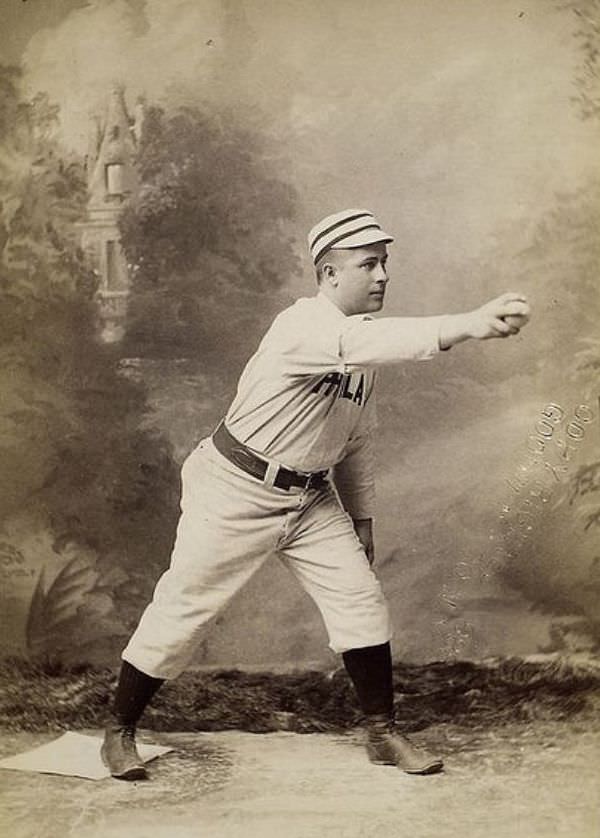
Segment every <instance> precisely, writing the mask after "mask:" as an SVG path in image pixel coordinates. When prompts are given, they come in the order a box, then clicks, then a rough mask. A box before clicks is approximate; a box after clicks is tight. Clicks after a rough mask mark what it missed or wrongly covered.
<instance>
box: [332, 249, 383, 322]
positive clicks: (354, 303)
mask: <svg viewBox="0 0 600 838" xmlns="http://www.w3.org/2000/svg"><path fill="white" fill-rule="evenodd" d="M330 254H333V256H332V260H331V261H332V267H331V269H330V270H328V271H327V272H326V274H325V281H329V282H330V283H331V285H332V286H333V288H334V299H335V302H336V304H337V306H338V307H339V308H340V309H341V310H342V311H343V312H344V314H347V315H350V314H366V313H369V312H373V311H379V310H380V309H381V307H382V306H383V298H384V295H385V287H386V285H387V282H388V275H387V271H386V262H387V258H388V253H387V247H386V245H385V243H384V242H377V243H376V244H369V245H366V246H365V247H356V248H349V249H347V250H333V251H330Z"/></svg>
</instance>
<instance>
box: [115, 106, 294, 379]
mask: <svg viewBox="0 0 600 838" xmlns="http://www.w3.org/2000/svg"><path fill="white" fill-rule="evenodd" d="M138 169H139V174H140V179H141V189H140V191H139V195H138V196H137V198H136V199H134V200H133V202H132V203H131V204H130V206H129V207H128V208H127V209H126V211H125V213H124V215H123V218H122V225H121V228H122V241H123V245H124V248H125V251H126V253H127V256H128V259H129V262H130V263H131V264H132V266H133V271H134V277H135V279H134V293H133V296H132V301H131V305H130V312H129V323H128V336H127V339H126V347H127V352H128V354H130V355H131V354H132V355H146V356H154V357H157V356H158V357H160V356H162V357H191V358H198V359H201V360H202V361H203V362H204V363H205V364H206V365H207V366H208V367H211V366H213V365H215V364H216V365H217V366H219V365H220V363H221V361H222V359H223V357H226V358H227V361H228V363H229V364H231V363H232V362H235V361H237V360H238V359H239V360H240V361H241V360H242V359H244V358H245V357H246V356H247V355H248V353H249V351H251V350H252V349H253V347H254V343H255V341H256V339H257V337H258V336H259V335H260V334H261V333H262V331H263V330H264V327H265V325H266V323H267V318H268V317H269V315H270V313H271V312H272V311H273V306H274V304H273V299H272V298H273V295H274V294H276V292H277V291H278V289H280V288H281V287H282V285H283V284H284V283H285V281H286V280H288V279H289V277H290V276H291V275H293V274H294V272H297V271H298V269H299V264H298V260H297V257H296V255H295V253H294V249H293V239H292V236H291V233H290V228H289V226H288V225H289V222H290V221H291V220H292V219H293V217H294V212H295V196H294V193H293V190H292V189H291V187H289V186H288V185H286V183H285V182H284V180H283V179H281V178H280V177H278V176H277V174H276V171H277V160H276V155H275V153H274V152H273V150H271V149H269V148H267V147H266V139H265V137H264V135H263V134H262V133H261V132H260V129H258V128H250V127H241V120H240V117H239V115H238V114H236V115H232V114H230V113H222V114H220V113H217V112H213V113H210V114H209V113H206V112H204V111H201V110H200V109H197V108H193V107H182V108H179V109H177V110H174V111H173V112H169V113H167V112H165V111H163V110H161V109H159V108H157V107H151V108H149V109H148V113H147V117H146V120H145V124H144V130H143V135H142V140H141V144H140V149H139V155H138Z"/></svg>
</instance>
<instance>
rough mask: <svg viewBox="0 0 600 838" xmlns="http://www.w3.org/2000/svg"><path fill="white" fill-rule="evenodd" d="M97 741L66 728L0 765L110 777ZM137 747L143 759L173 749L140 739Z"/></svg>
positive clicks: (148, 759)
mask: <svg viewBox="0 0 600 838" xmlns="http://www.w3.org/2000/svg"><path fill="white" fill-rule="evenodd" d="M101 744H102V739H99V738H98V737H97V736H85V735H84V734H83V733H73V732H72V731H68V732H67V733H65V734H64V735H63V736H61V737H59V738H58V739H55V740H54V741H53V742H48V744H47V745H41V746H40V747H39V748H34V749H33V750H31V751H25V753H24V754H17V756H15V757H8V758H7V759H2V760H0V768H10V769H12V770H13V771H37V772H39V773H40V774H63V775H65V776H67V777H84V778H85V779H86V780H103V779H104V778H105V777H110V772H109V770H108V769H107V767H106V766H105V765H104V763H103V762H102V759H101V758H100V745H101ZM137 749H138V752H139V755H140V756H141V758H142V759H143V761H144V762H150V760H152V759H156V757H159V756H161V755H162V754H166V753H168V752H169V751H172V750H173V748H166V747H165V746H164V745H144V744H143V743H142V742H138V743H137Z"/></svg>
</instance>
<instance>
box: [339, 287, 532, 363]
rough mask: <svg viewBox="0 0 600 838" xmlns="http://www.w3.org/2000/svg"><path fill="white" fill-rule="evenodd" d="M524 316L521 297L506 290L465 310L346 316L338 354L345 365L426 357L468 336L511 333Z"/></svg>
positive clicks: (525, 307) (525, 309)
mask: <svg viewBox="0 0 600 838" xmlns="http://www.w3.org/2000/svg"><path fill="white" fill-rule="evenodd" d="M528 317H529V306H528V304H527V302H526V300H525V297H524V296H523V295H522V294H517V293H513V292H509V293H507V294H502V296H500V297H497V298H496V299H494V300H491V301H490V302H488V303H485V305H483V306H481V307H480V308H477V309H475V310H474V311H468V312H465V313H464V314H442V315H437V316H435V317H382V318H378V319H377V320H369V319H363V320H360V319H358V318H349V323H348V326H347V328H346V330H345V331H344V332H343V334H342V336H341V342H340V356H341V358H342V359H343V361H344V365H345V369H346V370H348V369H353V368H356V367H363V366H383V365H385V364H396V363H398V362H399V361H410V360H413V361H418V360H426V359H428V358H432V357H433V356H434V355H435V354H437V353H438V352H439V351H440V349H449V348H450V347H451V346H454V344H456V343H460V342H461V341H464V340H468V339H469V338H474V339H477V340H485V339H487V338H499V337H507V336H508V335H514V334H516V333H517V332H518V331H519V329H520V327H521V326H524V325H525V323H526V322H527V319H528ZM504 318H506V319H504Z"/></svg>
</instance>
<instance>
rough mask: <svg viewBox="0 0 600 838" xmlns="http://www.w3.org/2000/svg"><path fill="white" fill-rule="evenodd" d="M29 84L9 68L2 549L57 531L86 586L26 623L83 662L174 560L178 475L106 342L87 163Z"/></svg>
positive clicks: (55, 649)
mask: <svg viewBox="0 0 600 838" xmlns="http://www.w3.org/2000/svg"><path fill="white" fill-rule="evenodd" d="M19 84H20V78H19V72H18V71H17V70H15V69H12V68H2V70H1V72H0V143H1V144H2V147H3V151H2V157H1V158H0V180H1V183H0V186H1V187H2V193H3V195H4V201H3V205H2V214H1V220H0V244H1V245H2V258H1V262H0V351H1V353H2V366H1V373H0V375H1V376H2V380H1V381H0V389H1V390H2V394H3V398H2V406H1V422H2V442H1V446H2V449H1V452H0V457H1V459H2V471H1V474H0V481H1V487H0V520H1V521H2V527H3V535H4V538H5V540H6V541H10V539H11V538H13V537H18V535H17V536H15V533H17V534H18V533H19V532H21V533H22V532H29V533H31V532H35V531H39V532H44V533H50V535H51V543H52V544H53V550H54V553H55V554H56V553H58V554H64V555H65V556H68V557H69V561H70V562H71V563H73V562H75V564H72V567H71V570H72V571H73V572H74V571H77V574H78V580H79V582H78V585H79V587H77V585H76V586H75V587H73V585H62V586H61V585H58V586H57V585H56V584H54V585H52V584H51V585H50V586H49V587H48V586H46V587H44V586H43V585H42V587H41V588H40V586H38V590H37V591H36V596H35V597H34V602H33V604H32V608H33V609H34V610H35V609H37V617H38V618H39V615H40V614H43V615H45V616H44V619H43V620H40V619H37V622H36V618H35V616H36V615H33V617H32V619H30V629H31V632H30V640H31V644H32V645H33V646H35V648H36V650H37V651H38V652H40V654H41V653H42V652H44V653H45V654H52V655H55V656H57V657H59V658H60V657H61V655H63V654H67V656H68V654H69V653H71V654H75V656H76V657H78V658H79V659H82V658H83V659H85V656H86V654H87V652H88V651H89V650H90V649H91V648H92V647H97V648H98V649H99V648H101V647H102V642H103V641H105V640H106V639H107V638H108V637H109V636H114V635H115V633H117V634H118V633H119V632H120V633H122V634H125V633H127V631H128V628H129V627H130V624H131V623H132V621H133V619H134V614H135V615H137V612H138V611H139V607H140V606H139V602H140V593H141V592H143V594H144V595H147V593H148V591H149V588H150V586H151V584H152V581H153V579H154V578H155V576H156V573H157V570H158V568H159V567H160V566H161V565H162V564H163V563H164V562H165V555H168V551H169V546H170V541H171V540H172V537H173V527H174V519H175V516H176V494H177V475H176V472H175V470H174V466H173V464H172V462H171V459H170V456H169V452H168V450H167V449H166V447H165V445H164V444H163V443H162V442H161V440H160V439H157V438H155V437H153V436H152V435H150V434H149V433H148V432H145V431H143V430H140V424H141V420H142V418H143V415H144V411H145V409H146V404H145V397H144V392H143V390H142V389H141V388H140V387H139V386H137V385H135V384H134V383H132V382H131V381H128V380H126V379H125V378H123V377H122V376H119V375H118V372H117V362H118V357H117V355H116V350H115V349H114V348H110V347H107V346H104V345H102V344H101V343H100V342H99V341H98V339H97V338H96V333H97V329H96V322H95V318H96V306H95V303H94V291H95V280H94V275H93V272H92V271H91V270H90V267H89V266H88V265H86V263H85V260H84V257H83V254H82V253H81V251H80V249H79V247H78V242H79V237H80V232H79V230H78V228H77V222H78V221H79V220H81V218H82V216H83V212H84V204H85V200H86V189H85V178H84V171H83V167H82V163H81V161H80V160H79V159H77V158H76V157H74V156H72V155H68V154H66V153H65V152H64V150H63V149H61V147H60V146H59V144H58V142H57V141H56V139H55V138H54V127H55V122H56V119H57V116H58V113H57V109H56V108H55V107H54V106H53V105H52V104H51V103H50V102H48V100H47V98H46V97H45V96H44V95H41V94H40V95H38V96H36V97H35V98H34V99H33V100H31V101H26V100H25V99H23V97H22V95H21V93H20V87H19ZM49 558H53V560H56V555H54V556H53V557H49ZM36 561H38V562H39V563H40V564H43V563H44V561H43V557H42V559H40V557H37V558H36ZM82 574H83V576H82ZM111 574H112V575H111ZM63 576H64V574H63ZM83 577H85V579H84V578H83ZM100 580H102V581H100ZM107 585H108V588H106V586H107ZM102 586H104V588H103V590H102V596H96V598H95V600H94V599H93V594H94V593H95V594H98V590H99V587H102ZM77 595H79V599H77ZM44 597H46V601H45V602H44ZM49 597H50V598H52V597H53V600H52V602H50V601H49V600H48V598H49ZM44 609H45V610H44ZM52 615H53V616H52ZM30 616H31V615H30ZM36 627H37V628H36ZM103 635H104V637H103Z"/></svg>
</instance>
